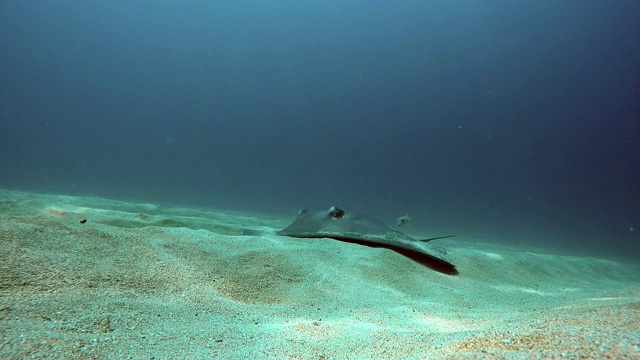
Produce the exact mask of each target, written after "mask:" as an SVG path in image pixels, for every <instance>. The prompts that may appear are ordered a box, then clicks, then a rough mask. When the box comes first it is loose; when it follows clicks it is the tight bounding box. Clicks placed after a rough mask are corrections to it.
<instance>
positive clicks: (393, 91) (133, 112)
mask: <svg viewBox="0 0 640 360" xmlns="http://www.w3.org/2000/svg"><path fill="white" fill-rule="evenodd" d="M638 19H640V2H638V1H632V0H630V1H614V2H602V1H562V2H558V1H511V0H509V1H490V2H479V1H424V0H420V1H409V0H400V1H393V2H391V1H343V0H332V1H294V0H288V1H284V0H283V1H263V0H253V1H249V0H248V1H204V0H201V1H86V0H81V1H80V0H65V1H36V0H34V1H2V2H1V3H0V44H1V48H0V74H1V75H0V169H1V170H0V171H1V172H0V186H2V187H5V188H15V189H22V190H28V191H38V192H43V191H44V192H53V193H64V194H78V195H95V196H102V197H114V198H119V199H130V200H143V201H148V202H157V203H163V202H168V203H179V204H183V205H188V206H198V207H207V208H228V209H237V210H251V211H254V210H255V211H264V212H275V213H280V214H291V216H292V218H293V217H294V216H295V212H296V211H297V209H298V208H301V207H306V208H311V209H323V208H328V207H329V206H331V205H338V206H340V207H342V208H344V209H349V210H354V211H358V212H365V213H368V214H370V215H374V216H377V217H379V218H381V219H384V220H387V221H388V222H392V221H393V219H395V218H396V217H398V216H400V215H404V214H405V213H409V215H410V216H411V217H412V218H413V224H412V226H414V229H416V230H417V229H421V230H424V231H427V232H433V233H434V234H435V235H438V234H442V233H450V232H453V233H458V234H461V235H472V236H478V237H489V238H493V239H496V241H504V242H523V243H528V244H540V245H541V246H553V247H555V248H560V249H566V250H568V251H573V252H576V253H581V252H585V253H588V254H595V255H607V256H622V255H624V256H625V257H626V258H627V259H631V260H633V259H640V120H639V119H640V21H638Z"/></svg>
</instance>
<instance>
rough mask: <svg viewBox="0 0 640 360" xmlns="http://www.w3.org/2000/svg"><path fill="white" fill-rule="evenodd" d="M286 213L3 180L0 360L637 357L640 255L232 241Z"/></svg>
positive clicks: (479, 243) (470, 245)
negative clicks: (417, 250) (120, 197)
mask: <svg viewBox="0 0 640 360" xmlns="http://www.w3.org/2000/svg"><path fill="white" fill-rule="evenodd" d="M295 215H296V214H291V216H290V217H283V218H279V217H273V216H262V215H256V214H242V213H234V212H225V211H216V212H213V211H200V210H193V209H181V208H169V207H159V206H156V205H152V204H135V203H126V202H120V201H113V200H105V199H98V198H82V197H70V196H58V195H38V194H31V193H23V192H14V191H6V190H0V334H1V338H0V358H2V359H25V358H74V359H83V358H85V359H90V358H100V359H106V358H112V359H126V358H132V359H175V358H183V359H185V358H186V359H206V358H224V359H254V358H263V359H269V358H271V359H374V358H378V359H380V358H398V359H440V358H443V359H446V358H453V359H456V358H465V357H466V358H507V359H519V358H573V359H575V358H610V359H622V358H628V359H638V358H640V266H638V265H631V264H625V263H619V262H614V261H610V260H605V259H595V258H582V257H572V256H560V255H554V254H552V253H544V252H537V253H534V252H525V251H522V250H518V249H517V248H509V247H504V246H496V245H491V244H490V243H491V241H490V239H469V238H453V239H446V240H441V241H439V242H438V245H439V246H443V247H445V248H447V249H448V250H449V252H450V254H451V257H452V259H453V262H454V264H456V265H457V267H458V270H459V272H460V274H459V275H457V276H451V275H445V274H442V273H438V272H436V271H433V270H431V269H429V268H427V267H425V266H423V265H420V264H418V263H415V262H413V261H411V260H409V259H407V258H405V257H403V256H402V255H400V254H397V253H395V252H393V251H390V250H386V249H381V248H369V247H365V246H361V245H356V244H349V243H342V242H339V241H334V240H325V239H321V240H318V239H315V240H314V239H295V238H287V237H278V236H271V235H265V236H259V237H257V236H241V234H242V231H243V229H245V228H253V229H280V228H282V227H284V226H285V225H287V224H288V223H290V222H292V221H293V220H294V219H295ZM83 219H86V220H87V221H86V223H84V224H81V223H80V221H81V220H83Z"/></svg>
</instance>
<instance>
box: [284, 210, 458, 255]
mask: <svg viewBox="0 0 640 360" xmlns="http://www.w3.org/2000/svg"><path fill="white" fill-rule="evenodd" d="M278 234H279V235H284V236H291V237H298V238H332V239H336V240H341V241H346V242H352V243H357V244H362V245H368V246H374V247H384V248H388V249H391V250H395V251H397V252H400V253H402V254H403V255H406V256H409V257H411V256H410V255H411V254H414V255H416V256H418V257H421V256H422V257H427V258H429V259H431V260H434V261H441V262H445V263H447V264H449V265H451V258H450V257H449V254H448V253H447V251H446V250H445V249H443V248H441V247H437V246H432V245H429V244H426V243H423V242H420V241H418V240H416V239H414V238H412V237H411V236H409V235H407V234H405V233H403V232H400V231H397V230H394V229H391V228H389V227H388V226H387V225H386V224H384V223H383V222H381V221H378V220H376V219H373V218H370V217H366V216H355V215H351V214H345V215H344V216H342V217H340V218H334V217H332V216H330V215H329V214H328V213H327V212H326V211H320V212H314V213H311V212H306V211H301V212H300V214H299V215H298V218H297V219H296V220H295V221H294V222H293V223H292V224H291V225H289V226H287V227H286V228H284V229H282V230H280V231H279V232H278ZM451 266H453V265H451Z"/></svg>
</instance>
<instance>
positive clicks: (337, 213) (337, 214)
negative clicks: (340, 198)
mask: <svg viewBox="0 0 640 360" xmlns="http://www.w3.org/2000/svg"><path fill="white" fill-rule="evenodd" d="M329 215H331V217H332V218H335V219H340V218H341V217H343V216H344V210H342V209H340V208H339V207H337V206H334V207H332V208H331V209H329Z"/></svg>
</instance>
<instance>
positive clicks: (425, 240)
mask: <svg viewBox="0 0 640 360" xmlns="http://www.w3.org/2000/svg"><path fill="white" fill-rule="evenodd" d="M454 236H455V235H446V236H438V237H433V238H428V239H422V240H420V241H422V242H427V241H431V240H438V239H446V238H450V237H454Z"/></svg>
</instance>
